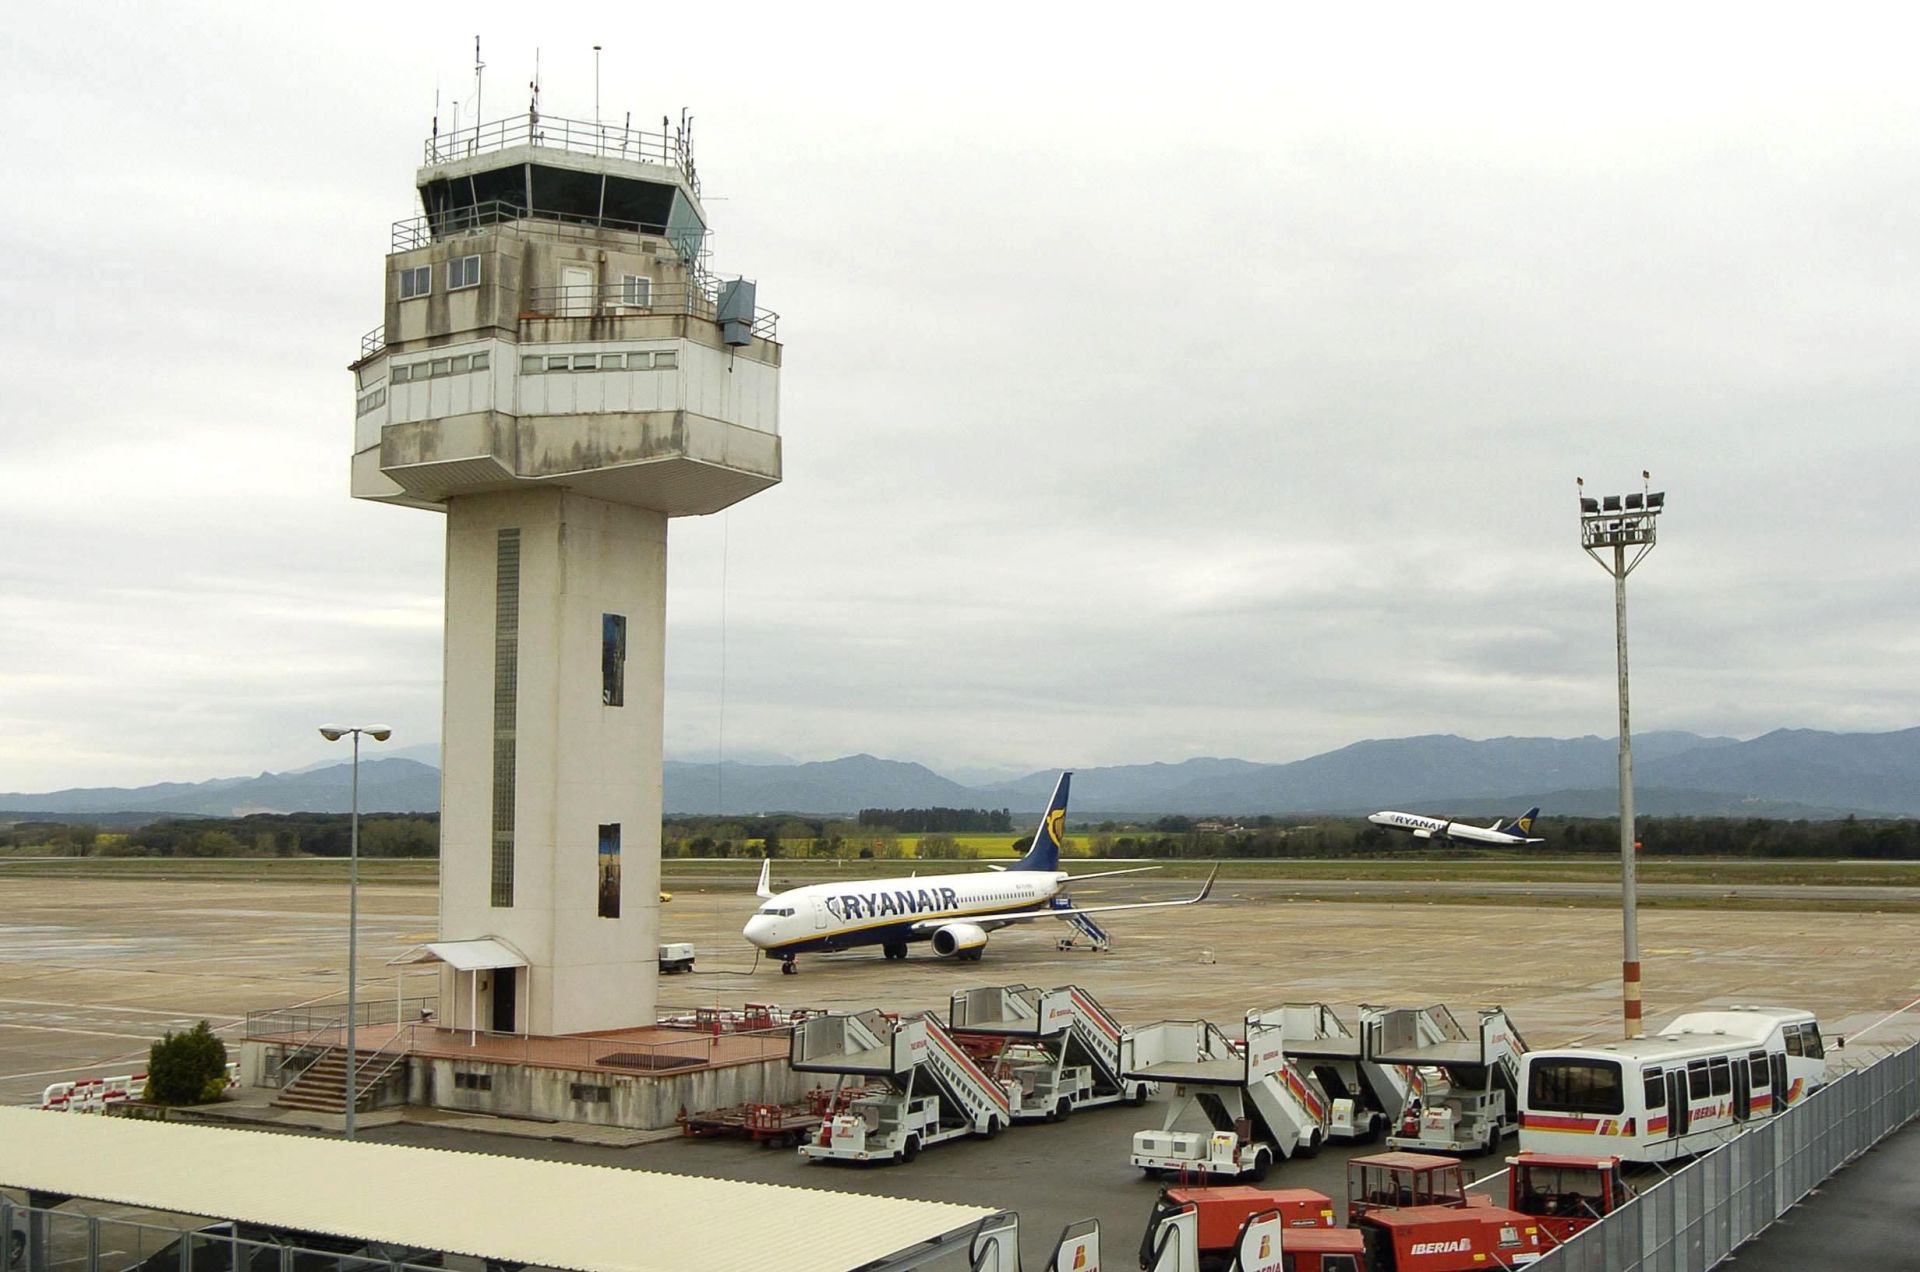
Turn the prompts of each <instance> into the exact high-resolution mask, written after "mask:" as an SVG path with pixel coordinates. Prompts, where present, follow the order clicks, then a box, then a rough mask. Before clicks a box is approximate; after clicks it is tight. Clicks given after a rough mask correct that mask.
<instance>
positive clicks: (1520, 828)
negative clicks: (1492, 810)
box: [1502, 804, 1540, 839]
mask: <svg viewBox="0 0 1920 1272" xmlns="http://www.w3.org/2000/svg"><path fill="white" fill-rule="evenodd" d="M1538 816H1540V805H1538V804H1535V805H1534V806H1533V807H1532V808H1529V809H1528V810H1527V811H1526V812H1524V813H1522V814H1520V816H1518V817H1516V818H1515V819H1514V821H1513V825H1511V826H1505V827H1502V829H1503V830H1505V831H1506V833H1507V834H1509V835H1512V836H1513V837H1514V838H1515V839H1525V838H1527V837H1528V836H1529V835H1531V834H1533V822H1534V819H1535V818H1537V817H1538Z"/></svg>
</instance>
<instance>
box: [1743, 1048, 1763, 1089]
mask: <svg viewBox="0 0 1920 1272" xmlns="http://www.w3.org/2000/svg"><path fill="white" fill-rule="evenodd" d="M1747 1064H1748V1065H1749V1066H1750V1068H1751V1070H1752V1072H1751V1074H1750V1076H1749V1080H1750V1081H1751V1082H1752V1083H1753V1089H1754V1090H1756V1091H1764V1090H1766V1088H1767V1053H1766V1052H1764V1051H1756V1052H1753V1053H1752V1054H1751V1055H1749V1056H1748V1057H1747Z"/></svg>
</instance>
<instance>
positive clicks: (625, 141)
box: [423, 112, 700, 194]
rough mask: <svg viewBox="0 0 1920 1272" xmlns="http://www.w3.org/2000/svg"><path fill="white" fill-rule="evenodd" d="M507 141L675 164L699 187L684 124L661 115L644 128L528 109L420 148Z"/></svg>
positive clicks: (446, 159)
mask: <svg viewBox="0 0 1920 1272" xmlns="http://www.w3.org/2000/svg"><path fill="white" fill-rule="evenodd" d="M512 146H539V147H542V148H544V149H547V150H565V151H568V152H570V153H572V154H576V155H597V156H599V157H601V158H604V159H625V160H628V161H630V162H633V163H657V164H664V165H665V166H667V167H669V168H674V169H676V170H678V171H679V172H680V174H681V175H682V176H684V177H686V179H687V182H688V184H690V185H691V186H692V187H693V192H694V193H695V194H698V193H700V176H699V174H698V173H697V172H696V171H695V170H694V166H693V139H692V138H691V137H689V136H688V135H687V132H686V130H685V129H684V128H671V127H669V126H668V121H667V120H664V119H663V120H661V121H660V131H659V132H647V131H646V130H645V129H641V128H633V127H630V126H628V125H626V124H617V123H612V122H600V123H595V122H592V121H589V120H584V119H556V118H554V117H552V116H549V115H537V114H534V113H532V112H528V113H527V114H525V115H513V116H510V117H508V118H506V119H496V120H494V121H493V122H492V123H486V124H476V125H475V126H473V127H472V128H462V129H459V130H457V131H455V132H450V133H443V134H439V135H436V136H432V137H429V138H427V140H426V144H425V146H424V147H423V150H424V152H425V160H426V162H427V163H451V162H452V161H454V160H456V159H466V158H470V157H471V156H473V155H483V154H487V153H488V152H490V151H494V150H506V149H508V148H509V147H512Z"/></svg>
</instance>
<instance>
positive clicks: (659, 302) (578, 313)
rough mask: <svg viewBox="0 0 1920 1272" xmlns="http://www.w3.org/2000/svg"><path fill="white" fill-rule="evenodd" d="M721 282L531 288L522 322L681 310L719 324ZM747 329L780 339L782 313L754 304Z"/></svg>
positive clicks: (637, 315)
mask: <svg viewBox="0 0 1920 1272" xmlns="http://www.w3.org/2000/svg"><path fill="white" fill-rule="evenodd" d="M724 281H725V280H723V279H718V278H713V277H710V276H708V277H702V278H700V279H698V280H696V281H694V282H691V283H654V284H652V285H651V286H649V287H646V288H643V289H635V288H632V287H629V286H627V285H625V284H623V283H606V284H600V283H575V284H571V285H563V286H558V287H530V288H528V289H527V294H526V301H525V304H524V305H523V307H522V308H521V311H520V321H521V323H522V324H526V323H529V322H534V323H539V322H549V321H556V322H563V321H568V320H575V319H583V318H600V319H608V318H611V319H621V318H646V317H652V316H657V315H665V314H685V315H688V316H689V317H693V318H704V319H706V320H707V321H709V322H717V321H719V312H720V287H721V284H722V283H723V282H724ZM750 330H751V331H752V333H753V334H754V335H755V336H757V337H758V338H760V339H761V340H778V339H779V331H780V315H779V314H777V313H775V312H774V311H773V310H771V309H761V308H758V307H756V308H755V309H754V311H753V326H752V327H751V328H750Z"/></svg>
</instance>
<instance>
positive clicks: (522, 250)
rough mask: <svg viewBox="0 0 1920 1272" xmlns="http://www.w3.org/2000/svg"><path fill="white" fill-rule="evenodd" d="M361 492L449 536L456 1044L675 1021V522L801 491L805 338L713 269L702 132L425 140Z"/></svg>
mask: <svg viewBox="0 0 1920 1272" xmlns="http://www.w3.org/2000/svg"><path fill="white" fill-rule="evenodd" d="M415 184H416V185H417V187H418V189H419V197H420V203H421V207H422V209H423V214H422V215H420V216H418V217H416V218H413V219H411V220H406V221H402V222H399V223H398V224H396V225H395V226H394V229H393V248H392V252H391V254H390V255H389V256H388V257H387V269H386V322H385V324H384V327H383V328H380V329H376V330H375V331H374V332H372V333H370V334H369V335H368V336H367V337H366V339H365V340H364V341H363V342H362V350H361V357H360V360H359V361H357V362H355V363H354V364H353V367H352V371H353V374H354V377H355V395H356V407H355V411H356V423H355V427H354V454H353V494H354V496H355V497H356V498H360V499H374V500H380V501H383V502H386V503H396V504H404V505H406V506H408V507H413V508H425V509H429V510H432V511H435V512H441V513H444V514H446V518H447V562H446V589H447V601H446V606H447V607H446V672H445V675H446V680H445V702H444V708H443V710H444V720H443V732H442V773H443V776H442V778H441V795H440V940H439V942H438V943H437V944H436V946H435V947H434V949H435V951H436V953H437V954H438V955H439V957H440V958H441V961H442V963H443V965H444V966H443V970H442V973H441V996H440V1000H441V1003H442V1010H441V1020H442V1021H443V1022H444V1023H448V1024H452V1025H456V1026H459V1027H467V1026H469V1025H472V1026H474V1027H478V1028H480V1029H496V1030H500V1031H503V1032H530V1033H536V1034H561V1033H577V1032H582V1031H586V1030H595V1029H610V1028H618V1027H622V1026H630V1025H636V1024H651V1023H652V1022H653V1019H654V994H655V976H656V965H655V957H656V945H657V937H658V928H659V900H658V897H659V877H660V813H661V797H660V748H661V723H662V721H661V701H662V696H663V682H662V671H663V657H662V646H663V642H664V636H665V622H664V606H665V603H666V570H667V522H668V519H669V518H671V517H684V516H697V515H701V514H705V513H711V512H718V511H719V510H720V509H722V508H725V507H727V506H728V505H730V504H733V503H737V502H738V501H740V500H742V499H745V498H746V497H747V496H749V495H752V494H754V493H755V492H757V491H761V490H764V489H766V488H767V487H769V486H772V485H774V484H775V483H776V482H778V481H779V480H780V434H779V375H780V346H779V345H778V344H777V343H775V330H774V315H772V314H770V313H768V312H766V311H765V310H760V309H756V308H755V305H754V299H755V295H754V284H753V283H751V282H747V281H744V280H737V279H736V280H721V279H719V278H717V277H716V276H714V275H713V274H711V273H709V272H708V271H707V268H706V265H705V260H706V238H707V218H706V213H705V211H704V210H703V209H702V207H701V204H700V181H699V178H698V176H697V174H696V172H695V169H694V164H693V156H692V152H691V147H690V145H689V141H688V138H687V135H686V132H685V129H684V127H683V128H679V129H673V130H669V129H668V128H667V127H666V125H665V123H664V121H663V124H662V131H661V132H659V133H641V132H635V131H632V130H629V129H625V128H620V127H617V126H611V125H599V124H586V123H580V122H570V121H567V120H560V119H546V118H539V117H537V116H535V115H532V114H529V115H528V116H526V117H523V118H517V119H510V120H504V121H500V122H496V123H490V124H483V125H481V126H479V127H477V128H472V129H467V130H464V131H461V132H458V133H455V134H452V135H449V136H439V137H436V138H434V139H433V140H430V141H429V142H428V143H427V146H426V162H425V166H423V167H422V168H421V169H420V170H419V173H418V175H417V177H416V181H415Z"/></svg>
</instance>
